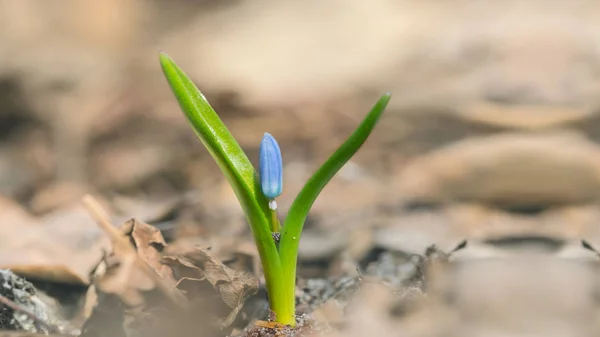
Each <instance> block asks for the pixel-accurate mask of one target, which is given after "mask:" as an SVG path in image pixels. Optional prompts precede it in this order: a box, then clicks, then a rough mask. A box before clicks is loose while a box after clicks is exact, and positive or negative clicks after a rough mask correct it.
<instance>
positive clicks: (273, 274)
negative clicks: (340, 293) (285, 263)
mask: <svg viewBox="0 0 600 337" xmlns="http://www.w3.org/2000/svg"><path fill="white" fill-rule="evenodd" d="M160 63H161V66H162V69H163V72H164V74H165V77H166V78H167V81H168V82H169V85H170V86H171V89H172V90H173V93H174V94H175V97H176V98H177V100H178V102H179V105H180V107H181V109H182V110H183V112H184V113H185V115H186V117H187V119H188V121H189V122H190V124H191V125H192V127H193V129H194V131H195V132H196V135H197V136H198V138H199V139H200V141H201V142H202V143H203V144H204V146H205V147H206V148H207V149H208V151H209V152H210V154H211V155H212V157H213V158H214V160H215V161H216V162H217V164H218V166H219V168H220V169H221V171H222V172H223V174H224V175H225V176H226V177H227V180H228V181H229V184H230V185H231V187H232V188H233V190H234V192H235V195H236V196H237V198H238V200H239V202H240V204H241V206H242V209H243V211H244V213H245V214H246V219H247V220H248V222H249V223H250V227H251V229H252V233H253V235H254V239H255V241H256V245H257V247H258V251H259V254H260V257H261V263H262V266H263V269H264V272H265V279H266V283H267V289H268V292H269V300H270V302H271V310H273V311H274V312H275V313H277V314H280V312H281V314H284V315H285V313H286V312H287V311H289V310H287V309H288V308H285V306H286V305H287V304H286V300H287V298H286V297H287V295H286V294H285V293H283V291H284V290H285V287H284V286H283V279H282V273H281V270H282V269H281V262H280V259H279V254H278V251H277V248H276V246H275V242H274V241H273V237H272V235H271V230H270V228H271V221H272V220H271V217H270V210H269V209H268V200H267V199H266V197H265V196H264V195H263V194H262V192H261V189H260V181H259V178H258V174H257V173H256V170H255V169H254V167H253V166H252V163H251V162H250V160H248V157H247V156H246V154H245V153H244V151H243V150H242V148H241V147H240V145H239V144H238V142H237V141H236V140H235V138H233V136H232V135H231V133H230V132H229V130H227V127H226V126H225V124H223V122H222V121H221V119H220V118H219V116H218V115H217V113H216V112H215V111H214V110H213V108H212V107H211V106H210V104H209V103H208V101H207V100H206V98H205V97H204V96H203V95H202V93H201V92H200V91H199V90H198V88H197V87H196V86H195V85H194V83H193V82H192V81H191V80H190V79H189V77H188V76H187V75H186V74H185V73H184V72H183V71H182V70H181V69H180V68H179V67H178V66H177V64H175V62H173V60H171V58H170V57H169V56H168V55H167V54H165V53H161V54H160ZM292 309H293V308H292ZM292 314H293V313H292Z"/></svg>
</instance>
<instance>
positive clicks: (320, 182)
mask: <svg viewBox="0 0 600 337" xmlns="http://www.w3.org/2000/svg"><path fill="white" fill-rule="evenodd" d="M389 100H390V95H389V94H386V95H383V96H382V97H381V98H380V99H379V101H377V103H376V104H375V106H374V107H373V109H371V112H369V114H368V115H367V116H366V117H365V119H364V120H363V121H362V122H361V124H360V125H359V126H358V127H357V128H356V130H355V131H354V132H353V133H352V134H351V135H350V137H348V139H346V141H345V142H344V143H343V144H342V145H341V146H340V147H339V148H338V149H337V150H336V151H335V152H334V153H333V154H332V155H331V157H329V159H327V160H326V161H325V163H323V165H322V166H321V167H320V168H319V169H318V170H317V171H316V172H315V173H314V175H313V176H312V177H311V178H310V179H309V180H308V182H307V183H306V185H304V187H303V188H302V190H301V191H300V193H298V196H296V199H294V202H293V203H292V206H291V207H290V209H289V211H288V214H287V217H286V219H285V221H284V223H283V231H282V233H281V241H280V242H279V257H280V259H281V266H282V268H283V277H284V280H283V282H284V284H285V286H286V287H287V290H286V292H287V295H288V296H289V297H287V304H286V309H287V308H288V307H291V308H292V312H294V311H295V307H296V303H295V302H296V299H295V296H294V293H295V290H296V268H297V263H298V248H299V245H300V234H301V233H302V229H303V227H304V222H305V221H306V217H307V216H308V212H309V210H310V208H311V207H312V205H313V203H314V201H315V200H316V199H317V197H318V195H319V193H320V192H321V191H322V190H323V188H324V187H325V185H327V183H328V182H329V181H330V180H331V178H332V177H333V176H334V175H335V174H336V173H337V171H339V169H341V168H342V166H344V164H346V162H347V161H348V160H349V159H350V158H351V157H352V156H353V155H354V154H355V153H356V151H358V149H360V147H361V146H362V144H363V143H364V142H365V141H366V140H367V137H368V136H369V135H370V134H371V131H372V130H373V128H374V127H375V125H376V124H377V122H378V120H379V117H380V116H381V114H382V113H383V111H384V110H385V107H386V106H387V104H388V102H389Z"/></svg>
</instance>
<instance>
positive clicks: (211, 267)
mask: <svg viewBox="0 0 600 337" xmlns="http://www.w3.org/2000/svg"><path fill="white" fill-rule="evenodd" d="M163 262H164V263H165V264H168V265H169V266H170V267H171V268H173V271H174V274H175V276H176V278H179V280H178V283H177V287H178V288H179V289H182V290H186V291H187V292H188V295H192V296H193V295H195V296H202V295H200V294H199V292H200V291H201V290H204V291H206V285H207V284H208V285H210V286H211V288H212V289H213V291H216V294H218V295H219V297H220V298H221V300H222V301H223V302H224V303H225V304H226V305H227V306H228V307H229V308H230V309H231V311H230V312H229V314H228V315H227V317H225V318H224V319H222V320H221V325H222V326H223V327H226V326H229V325H231V323H232V322H233V321H234V319H235V318H236V316H237V314H238V313H239V311H240V310H241V308H242V307H243V305H244V303H245V301H246V299H247V298H248V297H249V296H251V295H254V294H256V293H257V292H258V279H257V278H256V277H254V276H253V275H252V274H250V273H246V272H242V271H237V270H234V269H232V268H230V267H228V266H226V265H225V264H224V263H223V262H221V261H220V260H219V259H218V258H216V257H215V256H214V255H213V254H211V253H209V252H208V251H207V250H205V249H196V250H194V251H191V252H188V253H185V254H183V256H178V257H165V258H163ZM192 288H195V289H196V291H194V293H195V294H191V293H190V289H192ZM204 296H208V297H210V295H206V294H205V295H204Z"/></svg>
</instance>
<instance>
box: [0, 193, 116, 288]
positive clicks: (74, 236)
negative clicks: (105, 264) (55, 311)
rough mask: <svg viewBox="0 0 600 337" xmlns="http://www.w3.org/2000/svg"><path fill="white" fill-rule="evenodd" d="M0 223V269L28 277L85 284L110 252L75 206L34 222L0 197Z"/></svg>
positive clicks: (33, 218) (101, 237) (102, 239)
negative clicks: (104, 252) (104, 255)
mask: <svg viewBox="0 0 600 337" xmlns="http://www.w3.org/2000/svg"><path fill="white" fill-rule="evenodd" d="M0 223H2V225H1V226H0V268H3V269H11V270H13V271H14V272H15V273H18V274H20V275H24V276H28V277H34V278H38V279H42V280H48V281H52V282H59V283H75V284H88V283H89V274H90V272H91V271H92V270H93V269H94V266H96V265H97V264H98V262H99V261H100V260H101V259H102V254H103V251H106V250H108V249H110V248H109V247H110V246H109V241H108V239H107V237H106V236H105V235H104V233H102V231H101V230H99V229H98V227H97V226H96V225H95V224H94V222H93V221H92V220H91V219H90V218H89V215H88V214H87V212H86V211H85V209H83V208H81V206H78V205H77V206H73V207H69V208H66V209H61V210H57V211H55V212H52V213H50V214H48V215H46V216H44V217H41V218H35V217H32V216H31V215H29V214H28V213H27V212H26V211H25V210H23V209H22V208H21V207H20V206H18V205H17V204H16V203H14V202H12V201H10V200H8V199H6V198H3V197H1V196H0Z"/></svg>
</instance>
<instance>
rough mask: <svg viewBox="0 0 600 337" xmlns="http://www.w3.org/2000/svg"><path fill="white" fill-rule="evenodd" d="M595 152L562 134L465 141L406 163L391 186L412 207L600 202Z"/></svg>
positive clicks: (599, 152) (599, 163) (599, 151)
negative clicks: (427, 204) (425, 204)
mask: <svg viewBox="0 0 600 337" xmlns="http://www.w3.org/2000/svg"><path fill="white" fill-rule="evenodd" d="M599 173H600V147H598V146H597V145H596V144H594V143H592V142H590V141H588V140H587V139H585V137H582V136H581V135H579V134H577V133H575V132H570V131H567V130H563V131H551V132H544V133H541V132H540V133H535V134H524V133H517V132H515V133H502V134H499V135H493V136H489V137H480V138H469V139H467V140H464V141H461V142H458V143H455V144H452V145H449V146H447V147H445V148H442V149H440V150H437V151H435V152H433V153H430V154H427V155H424V156H422V157H419V158H417V159H415V160H414V161H413V162H411V163H410V164H409V165H408V166H407V167H406V168H405V169H404V170H403V171H402V172H401V174H400V175H399V177H398V180H397V182H396V183H395V185H394V187H395V190H398V191H401V192H402V193H403V194H404V197H405V198H406V200H410V201H413V202H447V201H471V202H483V203H491V204H495V205H500V206H506V207H510V206H519V205H545V206H553V205H557V204H558V205H564V204H566V203H579V202H589V201H594V200H598V198H599V197H600V193H599V192H598V191H600V179H599V178H598V177H599V176H600V174H599Z"/></svg>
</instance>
